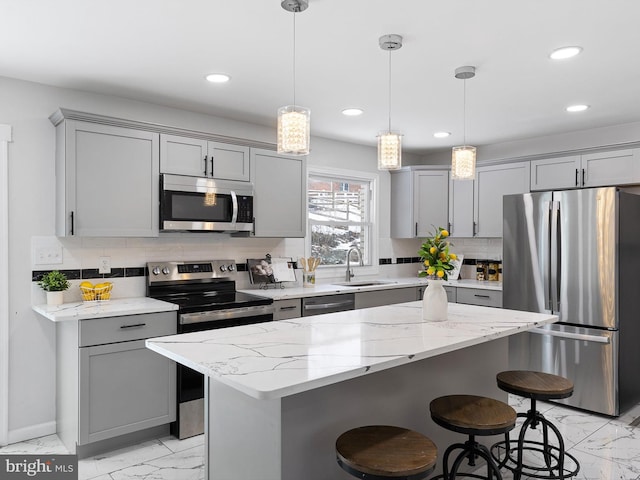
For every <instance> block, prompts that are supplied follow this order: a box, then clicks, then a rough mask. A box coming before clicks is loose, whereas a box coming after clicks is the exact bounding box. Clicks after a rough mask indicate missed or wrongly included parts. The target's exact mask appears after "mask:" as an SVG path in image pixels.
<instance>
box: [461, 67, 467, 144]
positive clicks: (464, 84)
mask: <svg viewBox="0 0 640 480" xmlns="http://www.w3.org/2000/svg"><path fill="white" fill-rule="evenodd" d="M462 145H463V146H465V147H466V146H467V79H466V78H465V79H464V80H462Z"/></svg>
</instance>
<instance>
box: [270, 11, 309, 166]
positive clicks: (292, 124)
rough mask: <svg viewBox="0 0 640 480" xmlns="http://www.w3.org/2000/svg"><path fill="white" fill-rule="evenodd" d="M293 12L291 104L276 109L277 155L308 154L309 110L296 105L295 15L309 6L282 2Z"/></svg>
mask: <svg viewBox="0 0 640 480" xmlns="http://www.w3.org/2000/svg"><path fill="white" fill-rule="evenodd" d="M280 5H281V6H282V8H284V9H285V10H286V11H287V12H293V104H292V105H286V106H284V107H280V108H279V109H278V153H285V154H288V155H307V154H309V143H310V140H311V135H310V131H311V110H309V109H308V108H305V107H301V106H299V105H296V13H298V12H303V11H305V10H306V9H307V7H308V6H309V2H308V1H307V0H284V1H283V2H282V3H281V4H280Z"/></svg>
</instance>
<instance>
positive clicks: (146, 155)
mask: <svg viewBox="0 0 640 480" xmlns="http://www.w3.org/2000/svg"><path fill="white" fill-rule="evenodd" d="M52 121H54V120H53V119H52ZM54 124H55V125H56V235H58V236H69V235H77V236H94V237H95V236H99V237H134V236H135V237H155V236H157V235H158V175H159V148H158V144H159V135H158V134H157V133H153V132H146V131H142V130H136V129H130V128H123V127H118V126H112V125H101V124H94V123H90V122H83V121H76V120H65V119H63V118H62V117H58V118H57V121H56V123H54Z"/></svg>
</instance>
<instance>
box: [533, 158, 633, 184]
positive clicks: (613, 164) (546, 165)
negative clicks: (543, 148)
mask: <svg viewBox="0 0 640 480" xmlns="http://www.w3.org/2000/svg"><path fill="white" fill-rule="evenodd" d="M637 183H640V149H637V148H636V149H627V150H614V151H610V152H599V153H589V154H585V155H573V156H567V157H560V158H546V159H543V160H532V161H531V190H554V189H562V190H564V189H569V188H583V187H603V186H609V185H611V186H613V185H632V184H637Z"/></svg>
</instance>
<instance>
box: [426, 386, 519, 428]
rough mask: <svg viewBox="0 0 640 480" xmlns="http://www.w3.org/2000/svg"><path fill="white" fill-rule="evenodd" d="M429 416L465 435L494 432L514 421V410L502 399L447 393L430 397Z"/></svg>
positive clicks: (511, 424) (510, 424)
mask: <svg viewBox="0 0 640 480" xmlns="http://www.w3.org/2000/svg"><path fill="white" fill-rule="evenodd" d="M429 408H430V410H431V418H433V420H434V421H435V422H436V423H437V424H438V425H440V426H441V427H443V428H446V429H448V430H453V431H454V432H458V433H464V434H467V435H481V436H483V435H497V434H502V433H505V432H508V431H509V430H511V429H513V427H514V426H515V424H516V418H517V414H516V411H515V410H514V409H513V408H511V407H510V406H509V405H507V404H506V403H504V402H501V401H499V400H495V399H493V398H488V397H478V396H476V395H447V396H444V397H439V398H436V399H435V400H433V401H432V402H431V404H430V406H429Z"/></svg>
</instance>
